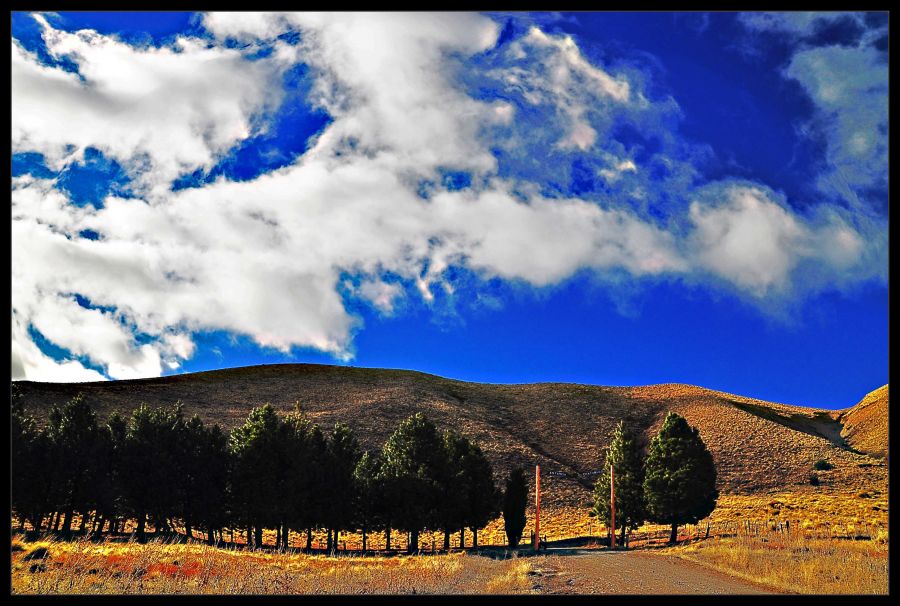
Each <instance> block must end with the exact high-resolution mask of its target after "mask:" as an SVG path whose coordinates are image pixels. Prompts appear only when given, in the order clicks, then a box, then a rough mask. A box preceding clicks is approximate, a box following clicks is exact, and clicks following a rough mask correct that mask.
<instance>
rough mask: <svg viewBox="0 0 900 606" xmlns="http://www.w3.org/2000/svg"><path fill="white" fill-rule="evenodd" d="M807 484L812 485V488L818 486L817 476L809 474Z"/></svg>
mask: <svg viewBox="0 0 900 606" xmlns="http://www.w3.org/2000/svg"><path fill="white" fill-rule="evenodd" d="M809 483H810V484H812V485H813V486H818V485H819V476H817V475H816V474H811V475H810V476H809Z"/></svg>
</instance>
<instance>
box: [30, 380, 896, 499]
mask: <svg viewBox="0 0 900 606" xmlns="http://www.w3.org/2000/svg"><path fill="white" fill-rule="evenodd" d="M17 383H18V385H19V386H20V387H21V389H22V392H23V393H24V395H25V397H26V402H27V406H28V407H29V408H30V409H31V410H33V412H35V413H36V414H37V415H38V416H44V413H45V412H46V410H47V409H48V407H49V406H50V405H51V404H53V403H62V402H64V401H66V400H67V399H68V398H70V397H71V396H73V395H74V394H76V393H78V392H82V393H83V394H84V395H85V398H86V399H87V400H88V402H90V403H91V405H92V406H94V408H95V410H97V411H98V413H99V415H100V417H101V418H105V417H106V416H107V415H109V414H110V413H111V412H112V411H114V410H118V411H122V412H126V413H127V412H129V411H130V410H132V409H133V408H135V407H137V406H138V405H139V404H140V403H142V402H143V403H146V404H148V405H153V406H157V405H170V404H172V403H174V402H175V401H177V400H181V401H183V403H184V406H185V411H186V413H187V414H188V415H191V414H193V413H197V414H198V415H200V417H201V418H202V419H203V420H204V421H206V422H216V423H219V424H221V425H222V426H223V427H226V428H230V427H233V426H235V425H237V424H240V423H241V422H242V421H243V419H244V418H245V417H246V415H247V413H248V412H249V410H250V409H251V408H252V407H253V406H256V405H259V404H262V403H265V402H269V403H271V404H272V405H273V406H274V407H275V408H276V409H278V410H279V411H280V412H283V413H287V412H289V411H290V410H291V409H292V408H293V407H294V404H295V402H300V404H301V406H302V408H303V410H304V411H305V412H306V413H307V414H308V415H309V416H310V417H311V418H312V419H313V420H314V421H316V422H318V423H319V424H320V425H322V426H331V425H333V424H334V423H335V422H337V421H344V422H346V423H348V424H349V425H350V426H351V427H353V429H354V430H356V432H357V435H358V436H359V438H360V442H361V443H362V445H363V447H364V448H369V449H373V448H378V447H380V446H381V445H382V444H383V443H384V441H385V440H386V439H387V437H388V436H389V435H390V433H391V432H392V431H393V430H394V429H395V428H396V427H397V425H398V424H399V423H400V421H402V420H403V419H404V418H406V417H408V416H409V415H411V414H413V413H414V412H417V411H421V412H424V413H425V414H426V415H427V416H428V417H429V418H431V419H432V420H433V421H434V422H435V423H436V424H437V425H438V427H440V428H451V427H452V428H455V429H457V430H458V431H460V432H462V433H464V434H466V435H468V436H470V437H472V438H474V439H476V440H477V441H478V442H479V443H480V444H481V445H482V447H483V448H484V450H485V452H486V454H487V455H488V456H489V458H490V459H491V460H492V462H493V463H494V465H495V469H496V471H497V473H498V475H501V474H502V475H505V474H506V472H507V470H508V469H510V468H511V467H512V466H513V465H524V466H526V467H533V466H534V465H535V464H540V465H541V466H542V469H544V470H546V471H552V470H559V471H565V472H586V471H591V470H595V469H597V468H598V467H599V465H601V463H602V458H603V455H602V452H603V448H604V447H605V445H606V444H607V443H608V441H609V440H610V437H611V435H612V432H613V430H614V428H615V426H616V424H617V423H618V422H619V421H620V420H625V421H626V422H628V423H631V424H634V425H635V426H637V427H638V428H640V429H641V430H642V431H643V433H644V435H645V437H646V438H647V439H648V440H649V437H651V436H652V435H653V434H654V433H655V432H656V431H657V430H658V429H659V426H660V425H661V423H662V419H663V417H665V415H666V413H667V412H668V411H670V410H674V411H676V412H678V413H679V414H681V415H683V416H684V417H685V418H686V419H687V420H688V422H690V423H691V424H692V425H695V426H697V427H698V428H699V430H700V434H701V436H702V437H703V439H704V440H705V441H706V443H707V444H708V445H709V448H710V450H711V451H712V453H713V456H714V458H715V460H716V464H717V467H718V471H719V485H720V490H721V491H722V492H723V493H725V494H748V493H754V492H759V491H768V490H784V489H788V490H795V489H800V490H804V489H809V488H810V487H809V476H810V473H811V472H812V470H813V465H814V463H815V462H816V461H818V460H819V459H827V460H828V461H830V462H831V463H832V465H834V469H833V470H830V471H827V472H819V475H820V477H821V480H822V484H823V486H826V487H828V486H831V487H833V488H834V489H837V490H849V491H852V490H856V489H858V488H863V487H864V488H868V487H870V486H873V485H877V486H882V485H885V486H886V477H887V469H886V466H885V463H884V461H882V460H880V459H877V458H873V457H871V456H869V455H867V454H864V453H861V452H858V451H857V450H856V448H857V447H856V446H853V444H857V445H858V447H859V450H862V449H864V448H873V450H872V452H881V451H880V450H878V448H880V446H879V444H883V445H884V447H885V448H884V449H885V451H886V433H885V434H884V436H885V439H884V440H883V441H882V442H878V443H877V444H876V446H874V447H872V446H870V445H869V442H868V441H867V440H869V438H868V437H866V438H865V439H863V438H862V436H869V435H870V432H869V430H868V428H869V426H870V424H871V422H870V421H869V420H867V419H870V417H871V415H869V416H866V414H862V411H867V410H868V407H866V408H864V407H863V403H862V402H861V403H860V404H858V405H857V406H855V407H853V408H851V409H849V410H848V411H846V412H845V414H843V415H841V414H835V413H834V412H832V411H827V410H819V409H814V408H804V407H797V406H788V405H784V404H776V403H771V402H765V401H762V400H755V399H752V398H745V397H741V396H735V395H731V394H727V393H723V392H718V391H713V390H709V389H704V388H701V387H694V386H690V385H680V384H665V385H651V386H646V387H601V386H594V385H576V384H565V383H536V384H525V385H495V384H482V383H467V382H463V381H455V380H451V379H445V378H442V377H437V376H434V375H428V374H423V373H419V372H413V371H406V370H384V369H370V368H354V367H342V366H324V365H311V364H279V365H266V366H254V367H245V368H233V369H227V370H218V371H210V372H202V373H194V374H185V375H177V376H170V377H162V378H156V379H139V380H130V381H110V382H98V383H73V384H59V383H57V384H54V383H34V382H28V381H20V382H17ZM883 390H884V408H885V410H886V405H887V388H886V387H885V388H883ZM864 402H865V400H864ZM876 406H880V404H877V405H876ZM857 409H859V410H857ZM874 410H876V409H874V408H873V411H874ZM854 411H856V412H855V413H854ZM884 418H885V419H886V415H885V416H884ZM843 422H846V423H847V424H846V425H842V423H843ZM885 427H886V424H885ZM844 433H846V435H847V436H848V439H849V440H851V444H850V445H848V444H846V443H845V442H844ZM871 435H872V436H873V437H872V438H871V439H872V440H874V441H876V442H877V440H880V439H881V438H878V437H874V435H875V434H874V433H873V434H871ZM878 435H881V434H878ZM552 482H553V484H554V486H553V490H552V491H551V490H548V491H547V495H546V496H547V501H548V505H553V504H558V505H574V506H582V505H584V504H585V503H586V502H587V501H588V500H589V499H590V493H589V487H590V479H581V480H569V479H555V478H554V479H553V480H552Z"/></svg>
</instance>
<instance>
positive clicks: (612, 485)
mask: <svg viewBox="0 0 900 606" xmlns="http://www.w3.org/2000/svg"><path fill="white" fill-rule="evenodd" d="M609 519H610V523H609V525H610V528H611V529H612V532H611V533H610V535H609V548H610V549H615V548H616V474H615V471H613V466H612V464H610V466H609Z"/></svg>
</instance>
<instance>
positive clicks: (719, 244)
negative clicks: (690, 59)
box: [12, 13, 866, 380]
mask: <svg viewBox="0 0 900 606" xmlns="http://www.w3.org/2000/svg"><path fill="white" fill-rule="evenodd" d="M204 24H205V25H206V27H208V28H209V29H210V30H211V31H212V32H213V33H214V34H215V35H217V36H218V37H219V39H220V40H221V39H222V38H225V37H231V38H237V39H241V40H244V41H253V40H256V39H258V38H268V39H272V38H274V37H275V36H278V35H279V34H281V33H283V32H285V31H287V30H288V29H298V30H299V31H300V34H301V43H300V44H299V45H298V46H296V47H291V46H288V45H280V46H278V48H277V49H276V52H275V53H274V54H273V59H272V64H271V65H267V64H266V61H254V62H251V61H247V60H246V59H244V58H242V56H241V55H240V54H239V53H238V52H237V51H233V50H229V49H226V48H222V47H219V46H212V47H206V46H205V45H201V44H200V43H199V42H197V41H189V40H182V41H181V42H180V44H181V47H182V50H180V51H179V52H175V51H173V50H172V49H152V48H148V49H136V48H133V47H130V46H129V45H127V44H125V43H122V42H119V41H116V40H114V39H112V38H108V37H104V36H101V35H99V34H96V33H85V32H80V33H77V34H68V33H65V32H58V31H56V30H52V28H51V29H50V31H45V35H46V36H47V38H48V45H49V46H50V47H51V49H55V50H54V51H53V52H59V53H71V54H72V56H73V57H74V60H75V61H76V63H78V65H79V68H80V69H81V72H82V74H83V75H84V77H85V80H86V82H85V83H82V82H80V81H79V80H78V79H77V77H76V76H73V75H71V74H67V73H65V72H62V71H61V70H58V69H55V68H47V67H44V66H41V65H39V64H38V63H37V62H36V60H35V59H34V58H33V57H31V56H29V55H28V54H27V53H26V52H25V51H23V50H22V49H21V48H19V47H18V45H16V44H15V43H14V49H13V51H14V53H13V54H14V58H13V66H14V78H13V89H14V90H13V98H14V111H13V129H14V149H15V150H37V151H43V152H44V153H47V154H50V156H51V158H53V157H56V158H60V157H61V155H63V154H64V153H66V152H65V151H64V150H65V146H66V145H68V144H73V145H75V146H76V147H80V148H82V149H83V148H84V147H87V146H94V147H98V148H100V149H102V150H103V151H104V152H105V153H107V154H108V155H110V156H112V157H115V158H119V159H123V160H124V161H128V160H129V159H130V160H133V159H134V158H136V157H139V156H141V155H146V157H147V158H149V160H148V161H149V163H150V166H151V169H150V170H149V171H147V172H146V173H145V174H144V175H143V177H142V178H143V179H144V180H145V184H146V185H147V187H146V191H144V192H143V193H144V195H143V197H141V198H135V199H122V198H117V197H108V198H107V199H106V200H104V201H103V202H104V204H103V206H102V208H99V209H95V208H93V207H84V208H78V207H76V206H74V205H72V204H70V203H68V201H67V200H66V198H65V196H64V195H63V194H62V193H61V192H60V191H59V190H58V189H56V188H55V186H56V184H55V182H54V181H53V180H41V179H34V178H31V177H22V178H17V179H15V180H14V181H13V191H12V215H13V231H12V237H13V270H12V286H13V293H12V294H13V312H12V313H13V328H14V330H13V353H14V356H13V358H14V360H13V363H14V374H15V373H20V375H21V374H24V375H25V376H28V377H29V378H34V377H41V379H42V380H47V377H53V376H56V377H75V376H78V377H93V378H97V373H96V372H95V371H93V370H90V369H87V368H85V367H84V366H83V365H82V364H81V363H80V362H79V361H78V360H76V359H72V360H67V361H64V362H55V361H53V360H52V359H50V358H49V357H47V356H45V355H44V354H42V353H41V352H40V349H39V348H38V347H37V345H36V344H35V343H34V342H33V341H32V340H31V338H30V336H29V334H28V327H29V326H32V327H33V328H34V329H36V330H38V331H40V332H41V333H42V334H43V335H44V336H45V337H46V338H47V339H49V340H50V341H52V342H53V343H56V344H57V345H59V346H61V347H64V348H66V349H67V350H69V351H70V352H71V353H72V355H73V356H75V357H78V358H80V359H88V360H90V364H91V365H96V366H99V367H102V368H103V369H104V370H105V372H106V373H107V374H108V375H109V376H111V377H113V378H126V377H135V376H153V375H158V374H160V373H161V372H163V369H164V368H167V369H175V368H177V367H178V366H179V364H180V363H181V362H182V361H183V360H185V359H187V358H189V357H190V356H191V355H193V354H194V351H195V349H196V344H195V343H194V341H193V339H192V338H191V335H192V334H193V333H195V332H197V331H201V330H217V331H226V332H228V333H232V334H241V335H248V336H249V337H250V338H252V339H253V340H254V341H255V342H256V343H257V344H259V345H260V346H264V347H271V348H276V349H278V350H281V351H283V352H289V351H291V349H292V348H293V347H298V346H301V347H312V348H315V349H318V350H321V351H324V352H328V353H331V354H332V355H335V356H337V357H340V358H343V359H348V358H349V357H351V356H352V337H353V331H354V330H355V329H356V328H357V327H358V326H359V319H358V318H356V317H354V316H353V315H352V314H351V313H349V312H348V311H347V309H346V307H345V302H344V300H343V299H342V295H341V286H342V276H344V275H346V274H348V273H349V274H351V275H353V276H355V277H356V278H358V280H359V281H358V282H355V283H358V284H359V286H357V287H356V288H355V289H353V288H351V289H349V290H350V291H351V294H354V295H356V296H360V297H362V298H363V299H365V300H368V301H369V302H371V303H372V305H373V306H375V308H377V309H378V310H380V311H381V312H382V313H385V314H391V313H394V312H395V310H396V309H397V306H398V304H399V303H400V302H401V299H402V297H403V296H405V295H407V293H408V291H410V290H412V291H413V292H415V290H416V289H417V290H418V292H419V295H420V296H421V297H422V299H423V300H424V301H425V302H426V303H431V302H432V301H434V299H435V295H434V292H433V290H432V289H433V287H434V286H438V287H443V288H444V289H445V291H446V292H448V293H453V292H455V286H454V285H453V284H452V283H450V282H449V280H448V278H447V277H446V270H447V269H448V268H449V267H451V266H454V265H456V266H463V267H465V268H468V269H470V270H472V271H473V272H474V273H475V274H477V275H478V276H480V277H481V278H485V279H490V278H500V279H504V280H509V281H514V282H519V283H522V284H527V285H531V286H535V287H545V286H549V285H552V284H556V283H558V282H560V281H561V280H565V279H566V278H568V277H570V276H571V275H573V274H574V273H575V272H577V271H579V270H581V269H584V268H587V269H591V270H593V271H595V272H597V273H598V274H600V275H603V274H605V273H610V272H618V273H619V274H621V273H627V274H629V275H631V276H633V277H636V278H641V277H648V276H649V277H654V276H656V277H660V276H690V275H693V274H697V273H711V274H714V275H715V276H718V277H719V278H720V279H722V280H724V281H726V282H727V283H729V284H732V285H733V286H734V287H735V288H737V289H739V290H741V291H744V292H747V293H750V295H751V296H755V297H763V296H765V295H766V294H769V293H772V292H780V291H783V290H785V289H787V288H788V287H789V285H790V283H791V280H792V276H793V273H794V272H795V270H796V268H797V267H798V266H799V265H800V264H802V263H807V262H810V261H813V262H816V263H819V265H820V266H821V267H822V268H823V269H822V272H823V275H832V274H834V273H835V272H838V273H839V274H840V275H842V276H844V275H850V274H852V273H853V272H854V271H856V269H857V268H858V267H859V261H858V259H860V258H864V257H865V254H866V249H865V246H866V239H865V237H864V236H863V235H862V233H863V231H861V230H860V229H859V228H858V226H856V225H853V224H851V223H850V222H848V221H845V220H844V219H843V218H841V216H840V215H838V214H827V213H822V214H821V216H820V217H819V218H818V219H815V220H813V219H805V218H800V217H798V216H796V215H795V214H794V213H792V212H791V211H789V210H788V209H787V208H786V207H785V205H783V204H781V203H779V202H777V201H776V200H775V197H774V196H773V195H772V194H771V192H769V191H768V190H764V189H761V188H752V187H746V186H745V187H735V186H733V184H727V185H726V186H720V187H719V189H718V190H716V191H715V192H712V193H711V194H710V195H709V196H699V197H698V199H697V200H696V201H695V202H694V204H693V205H692V206H691V209H690V213H689V216H687V217H679V218H676V220H680V221H681V222H682V224H683V225H681V226H680V227H679V226H678V225H677V224H676V225H674V226H672V225H669V226H666V227H667V228H668V229H667V228H664V227H662V226H660V225H658V224H656V223H652V222H648V221H645V220H643V219H641V218H639V217H638V216H636V215H635V214H633V213H632V212H630V211H629V210H625V209H623V208H617V207H615V205H613V204H598V203H597V202H596V201H590V200H583V199H575V198H573V199H554V198H551V197H548V196H546V195H541V194H540V188H539V187H538V185H537V184H535V183H529V182H523V181H519V180H516V179H514V178H501V177H499V176H498V175H497V170H496V168H497V167H496V160H495V158H494V156H493V155H492V153H491V151H490V143H491V142H490V141H488V140H486V139H485V137H486V136H487V135H486V130H485V129H486V127H489V126H491V125H504V124H510V123H512V122H514V121H515V120H516V119H517V118H518V115H517V112H515V111H513V106H512V105H510V104H507V103H504V102H495V101H491V102H483V101H477V100H475V99H472V98H470V97H469V96H467V95H466V94H465V93H464V92H463V91H462V90H460V87H459V86H458V79H457V75H458V72H459V70H460V69H462V67H461V66H462V64H463V62H464V61H465V60H466V58H468V57H471V56H473V55H477V54H479V53H482V52H484V51H486V50H489V49H490V48H492V47H493V45H494V43H495V42H496V39H497V33H498V31H497V30H498V28H497V26H496V24H495V23H494V22H493V21H491V20H490V19H488V18H486V17H482V16H478V15H464V14H457V13H453V14H449V15H443V14H431V13H429V14H378V15H368V14H347V13H343V14H311V13H310V14H308V13H303V14H277V15H270V14H247V13H239V14H224V15H223V14H214V15H207V16H206V17H205V19H204ZM517 44H518V46H516V45H515V44H514V45H512V47H511V50H510V52H511V53H512V54H513V55H515V56H517V53H519V54H523V55H524V56H526V57H528V58H529V61H537V65H536V66H535V65H532V68H533V69H530V70H527V69H525V68H524V67H523V66H522V65H518V66H513V67H511V68H510V70H509V71H508V73H507V75H510V74H511V77H512V78H513V81H514V84H515V85H517V86H521V88H522V90H523V94H524V95H525V96H526V98H528V96H529V95H532V96H533V98H534V99H535V103H537V104H550V105H551V106H553V107H556V108H558V111H560V112H561V114H562V115H563V116H564V117H565V118H566V120H568V121H569V122H568V124H569V125H570V126H571V129H570V130H569V131H567V132H568V134H567V137H568V139H564V140H563V141H562V142H561V144H562V145H564V146H570V147H574V148H576V149H584V148H586V147H590V146H592V145H594V144H595V143H596V142H595V138H596V137H600V136H605V135H603V133H606V132H607V131H608V127H609V124H603V120H604V119H608V116H607V117H606V118H604V115H605V114H604V112H607V113H608V112H613V111H617V109H616V108H618V107H620V106H623V105H628V104H632V103H634V104H637V105H640V104H641V103H644V102H645V100H643V97H642V95H641V94H640V92H639V91H636V89H634V88H633V87H632V86H631V84H630V83H629V81H628V80H627V79H626V78H625V77H624V76H618V77H614V76H611V75H609V74H608V73H606V72H605V71H603V70H602V69H601V68H598V67H594V66H592V65H591V64H590V63H589V62H588V61H587V60H586V59H585V58H584V57H583V56H582V55H581V53H580V51H579V49H578V48H577V46H576V45H575V44H574V42H573V41H572V40H571V39H567V38H558V37H554V36H548V35H546V34H544V33H543V32H540V30H537V29H533V30H532V31H531V32H529V34H528V35H527V36H526V37H525V38H524V39H523V40H521V41H520V42H519V43H517ZM520 60H521V59H515V61H520ZM292 61H302V62H305V63H307V64H308V65H309V66H311V68H312V74H313V77H314V89H313V90H314V92H313V98H314V100H315V102H316V103H318V104H320V105H321V106H322V107H324V108H326V109H327V110H328V112H329V114H330V115H331V117H332V119H333V120H332V122H331V123H330V124H329V125H328V127H327V128H326V129H325V131H324V132H323V133H322V134H321V135H320V136H319V137H318V138H317V139H316V141H315V143H314V145H313V147H312V148H311V149H310V150H309V151H308V152H306V153H305V154H304V155H303V156H301V157H300V158H298V159H297V161H296V162H295V163H294V164H292V165H290V166H286V167H284V168H281V169H279V170H276V171H273V172H271V173H268V174H264V175H262V176H260V177H258V178H256V179H253V180H250V181H243V182H232V181H228V180H227V179H224V178H220V179H219V180H218V181H217V182H215V183H210V184H204V185H202V186H199V187H195V188H190V189H183V190H180V191H178V192H168V193H165V195H163V193H162V192H164V191H165V190H166V188H167V187H168V185H169V182H170V180H171V178H172V176H173V175H175V174H178V173H179V172H183V171H184V170H185V167H193V166H208V165H209V163H210V162H212V161H213V158H214V157H215V156H216V154H219V153H222V151H223V150H225V149H227V148H228V147H229V146H230V145H233V144H234V143H235V142H237V141H239V140H240V139H241V138H242V137H246V136H247V134H248V132H249V131H250V129H251V126H250V124H251V122H252V116H253V115H254V114H255V113H256V112H258V111H260V108H263V107H266V106H268V105H269V104H271V103H274V102H276V101H277V99H278V96H279V93H278V91H277V90H274V89H271V88H270V87H268V85H267V83H269V82H270V81H271V77H272V74H273V73H276V72H278V70H281V69H284V68H285V67H286V66H288V65H289V64H290V63H291V62H292ZM207 70H208V71H207ZM517 70H519V71H517ZM194 76H196V78H195V79H196V82H194V80H193V77H194ZM184 87H187V90H183V88H184ZM41 91H45V92H44V94H43V97H45V98H40V97H41V96H42V94H41ZM133 91H140V92H139V94H137V93H134V92H133ZM166 101H168V103H166ZM17 104H18V105H17ZM112 106H115V107H119V108H121V112H120V113H116V114H113V115H112V116H111V117H107V115H106V114H105V113H103V111H102V108H104V107H112ZM17 108H18V109H17ZM45 115H47V116H50V117H48V118H47V120H48V122H47V123H43V122H41V119H42V118H43V117H44V116H45ZM62 120H65V121H66V122H68V121H70V120H76V121H81V122H79V124H78V125H77V127H75V128H73V129H71V131H69V130H67V129H65V128H63V124H62V122H61V121H62ZM129 125H130V126H131V127H133V130H134V131H135V132H132V131H130V130H128V129H127V128H126V127H127V126H129ZM204 125H205V126H204ZM15 133H19V134H18V139H17V138H16V137H17V135H16V134H15ZM135 133H137V134H135ZM608 159H609V162H608V167H609V168H607V169H604V170H608V171H610V173H609V174H606V175H603V176H604V177H605V178H607V179H608V180H610V181H615V180H618V179H622V178H623V175H624V174H625V173H634V172H636V171H637V166H636V165H635V164H634V162H633V161H631V160H629V159H627V156H626V155H625V154H615V155H613V154H609V158H608ZM57 161H59V162H62V161H65V160H59V159H58V160H57ZM440 168H454V169H457V170H468V171H471V172H472V173H473V179H472V183H473V186H472V187H471V188H466V189H464V190H459V191H447V190H445V189H443V188H441V187H439V186H434V187H433V188H432V192H431V195H430V196H429V197H428V199H423V198H422V197H421V196H420V195H418V193H417V192H418V187H419V185H420V183H421V182H422V181H423V180H426V179H432V180H434V178H435V175H436V173H437V171H438V169H440ZM629 178H631V177H629ZM523 192H527V193H523ZM713 194H715V195H713ZM84 229H90V230H93V231H95V232H97V233H99V234H100V238H99V239H98V240H90V239H86V238H82V237H80V236H79V233H80V232H81V231H82V230H84ZM388 274H389V275H390V276H391V277H390V278H387V277H386V275H388ZM343 285H344V286H346V285H345V284H343ZM438 292H439V291H438ZM76 293H77V294H80V295H82V296H84V297H86V298H88V299H89V300H90V301H91V303H92V304H93V306H95V307H97V309H87V308H86V307H84V306H82V305H79V304H78V302H77V301H76V300H75V299H74V295H75V294H76ZM413 296H415V295H413ZM136 334H140V335H142V338H141V339H140V341H138V339H136V338H135V335H136Z"/></svg>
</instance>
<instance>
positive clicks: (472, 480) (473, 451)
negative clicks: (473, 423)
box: [462, 440, 500, 547]
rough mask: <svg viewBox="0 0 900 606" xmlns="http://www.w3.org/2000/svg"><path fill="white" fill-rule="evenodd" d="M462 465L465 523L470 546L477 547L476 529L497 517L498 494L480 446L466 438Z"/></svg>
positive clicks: (492, 474)
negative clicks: (470, 537)
mask: <svg viewBox="0 0 900 606" xmlns="http://www.w3.org/2000/svg"><path fill="white" fill-rule="evenodd" d="M466 447H467V448H466V451H465V456H464V457H463V461H462V467H463V474H464V478H465V482H464V487H465V501H466V507H465V516H464V519H465V523H466V526H468V527H469V529H470V530H471V531H472V547H478V531H479V530H480V529H482V528H484V527H485V526H487V524H488V523H489V522H490V521H491V520H493V519H494V518H495V517H497V514H498V513H499V512H498V509H499V507H498V505H499V501H500V495H499V493H498V491H497V487H496V485H495V484H494V471H493V469H492V468H491V464H490V462H489V461H488V460H487V457H485V456H484V453H483V452H482V451H481V448H480V447H479V446H478V445H477V444H475V443H474V442H471V441H469V440H466Z"/></svg>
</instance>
